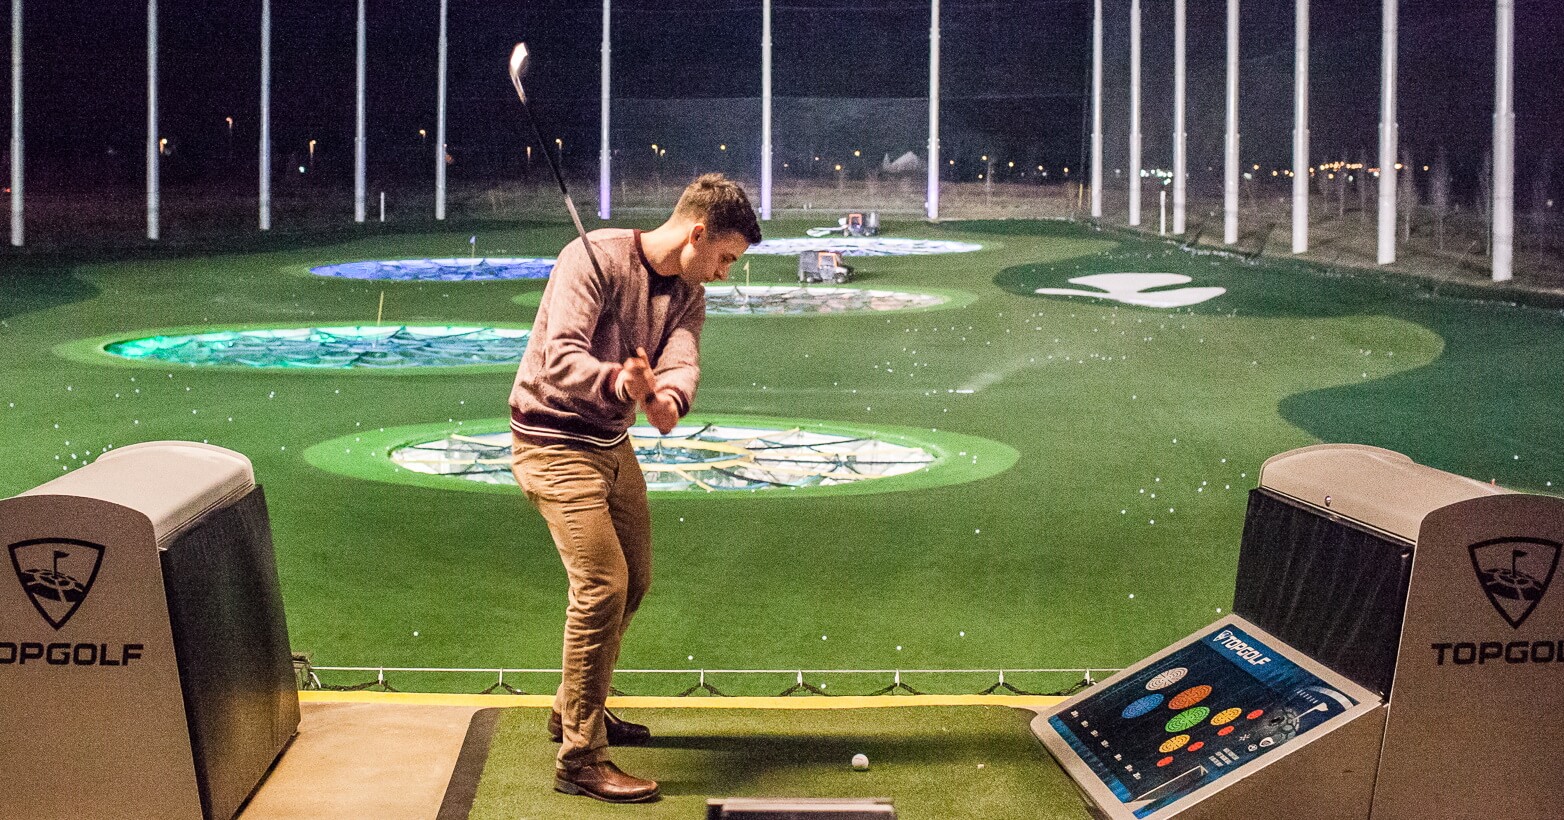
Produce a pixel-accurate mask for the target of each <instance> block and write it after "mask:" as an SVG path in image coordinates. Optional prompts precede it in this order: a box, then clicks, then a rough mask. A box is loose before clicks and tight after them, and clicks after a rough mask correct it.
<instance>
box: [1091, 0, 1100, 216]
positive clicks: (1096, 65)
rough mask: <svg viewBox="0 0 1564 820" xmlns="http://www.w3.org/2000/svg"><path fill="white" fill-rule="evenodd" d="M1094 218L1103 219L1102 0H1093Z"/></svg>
mask: <svg viewBox="0 0 1564 820" xmlns="http://www.w3.org/2000/svg"><path fill="white" fill-rule="evenodd" d="M1092 219H1102V0H1092Z"/></svg>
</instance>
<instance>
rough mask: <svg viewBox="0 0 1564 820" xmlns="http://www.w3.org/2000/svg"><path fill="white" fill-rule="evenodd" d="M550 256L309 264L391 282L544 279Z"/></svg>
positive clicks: (326, 272)
mask: <svg viewBox="0 0 1564 820" xmlns="http://www.w3.org/2000/svg"><path fill="white" fill-rule="evenodd" d="M553 270H554V259H553V258H551V257H531V256H528V257H486V258H468V259H389V260H374V259H372V260H366V261H362V262H344V263H342V264H339V265H321V266H319V267H314V268H310V273H313V274H315V275H316V276H330V277H334V278H338V279H377V280H385V281H392V282H489V281H497V280H505V279H547V278H548V276H549V273H551V272H552V271H553Z"/></svg>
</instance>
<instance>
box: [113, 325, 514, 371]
mask: <svg viewBox="0 0 1564 820" xmlns="http://www.w3.org/2000/svg"><path fill="white" fill-rule="evenodd" d="M528 335H529V331H527V330H524V329H520V328H496V327H453V326H408V325H400V326H385V327H369V326H362V325H359V326H347V327H299V328H274V329H269V330H222V331H214V332H211V333H198V334H191V335H182V336H148V337H145V338H140V339H130V340H126V341H122V342H114V343H112V344H109V345H107V346H105V347H104V351H105V352H107V353H109V354H111V355H114V356H119V357H121V358H125V359H132V360H137V361H155V362H168V363H172V364H183V365H196V366H199V365H205V366H239V367H266V368H313V369H330V368H338V369H340V368H355V367H361V368H405V367H453V366H458V365H499V364H512V365H513V364H516V363H517V362H519V361H521V354H522V351H524V350H525V349H526V346H527V338H528Z"/></svg>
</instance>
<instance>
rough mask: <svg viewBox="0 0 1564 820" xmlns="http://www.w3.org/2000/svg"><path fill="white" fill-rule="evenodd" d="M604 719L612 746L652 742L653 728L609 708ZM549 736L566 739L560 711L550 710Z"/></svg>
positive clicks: (605, 710) (609, 743)
mask: <svg viewBox="0 0 1564 820" xmlns="http://www.w3.org/2000/svg"><path fill="white" fill-rule="evenodd" d="M603 720H604V721H605V722H606V723H607V724H608V745H610V746H640V745H643V744H646V743H650V742H651V740H652V730H651V729H648V728H646V727H645V726H642V725H641V724H639V723H631V722H630V721H628V720H624V719H621V718H620V717H619V716H618V715H616V714H614V713H613V712H610V711H608V710H607V709H604V710H603ZM548 736H549V739H551V740H553V741H554V742H555V743H559V742H562V741H563V740H564V739H565V724H564V721H563V720H562V719H561V718H560V716H559V713H558V712H552V711H551V712H549V716H548Z"/></svg>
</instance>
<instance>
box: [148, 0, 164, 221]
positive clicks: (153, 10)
mask: <svg viewBox="0 0 1564 820" xmlns="http://www.w3.org/2000/svg"><path fill="white" fill-rule="evenodd" d="M159 147H160V146H159V145H158V136H157V0H147V238H148V239H151V240H156V239H157V238H158V205H159V193H158V156H159V155H160V153H161V152H160V151H159Z"/></svg>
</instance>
